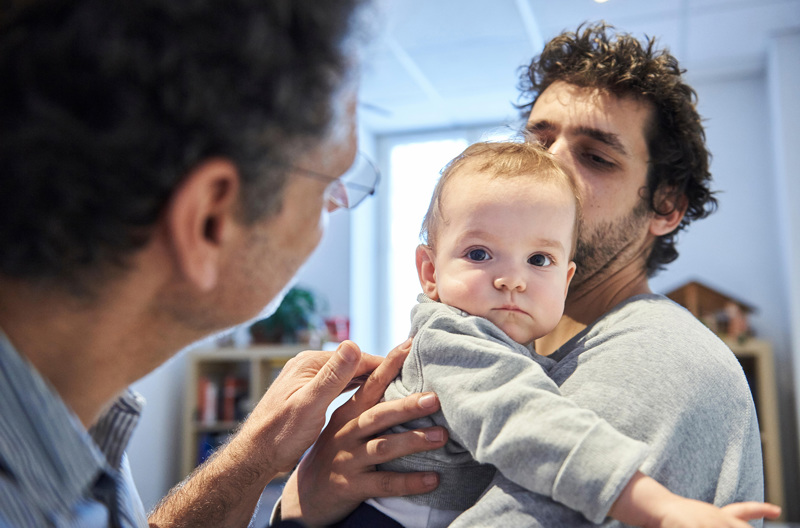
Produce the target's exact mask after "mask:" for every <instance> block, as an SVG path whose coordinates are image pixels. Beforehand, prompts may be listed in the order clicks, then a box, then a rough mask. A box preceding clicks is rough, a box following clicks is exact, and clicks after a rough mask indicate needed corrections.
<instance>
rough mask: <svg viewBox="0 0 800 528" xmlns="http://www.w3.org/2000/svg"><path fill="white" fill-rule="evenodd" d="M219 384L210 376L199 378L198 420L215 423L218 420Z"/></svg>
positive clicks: (210, 423)
mask: <svg viewBox="0 0 800 528" xmlns="http://www.w3.org/2000/svg"><path fill="white" fill-rule="evenodd" d="M218 399H219V384H218V383H217V381H216V380H215V379H213V378H211V377H209V376H200V377H199V378H198V379H197V421H198V422H199V423H200V424H202V425H213V424H215V423H216V422H217V421H218V416H219V413H218Z"/></svg>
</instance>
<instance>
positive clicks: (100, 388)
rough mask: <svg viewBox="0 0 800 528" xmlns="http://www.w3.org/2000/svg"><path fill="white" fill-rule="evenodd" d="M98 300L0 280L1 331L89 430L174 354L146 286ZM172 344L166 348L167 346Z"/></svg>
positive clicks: (126, 288) (112, 291) (115, 291)
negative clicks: (129, 389)
mask: <svg viewBox="0 0 800 528" xmlns="http://www.w3.org/2000/svg"><path fill="white" fill-rule="evenodd" d="M138 288H139V289H138V291H136V289H134V288H133V287H132V285H129V284H128V283H126V282H121V283H120V284H119V287H114V288H110V289H106V290H104V296H103V297H102V298H98V299H91V300H86V299H79V298H76V297H74V296H72V295H70V294H68V293H60V292H54V291H52V290H45V289H42V288H36V287H33V286H29V285H26V284H23V283H19V282H14V281H0V328H1V329H2V330H3V332H4V333H5V334H6V336H7V337H8V339H9V341H10V342H11V344H12V345H13V346H14V347H15V348H16V350H17V352H18V353H19V354H20V355H22V356H23V357H24V358H26V359H27V360H28V361H29V362H30V363H31V364H32V365H33V366H34V367H35V368H36V370H37V371H38V372H39V374H40V375H41V376H42V377H43V378H44V379H46V380H47V381H48V382H49V383H50V384H51V385H52V386H53V388H54V389H55V390H56V392H58V394H59V396H60V397H61V399H62V400H63V401H64V402H65V403H66V404H67V406H69V407H70V408H71V409H72V411H73V412H74V413H75V414H76V415H77V416H78V418H79V419H80V420H81V422H82V423H83V424H84V426H85V427H87V428H88V427H89V426H91V424H92V423H94V421H95V420H96V419H97V417H98V416H99V414H100V413H101V412H102V411H103V409H104V408H105V407H106V406H107V405H108V404H109V403H110V401H111V400H113V398H114V397H116V396H117V395H118V394H119V393H120V392H122V391H123V390H124V389H125V388H126V387H127V386H128V385H130V384H131V383H132V382H133V381H135V380H136V379H138V378H140V377H141V376H143V375H145V374H146V373H147V372H149V371H150V370H152V369H154V368H155V367H156V366H158V364H160V363H161V362H163V361H164V360H165V359H166V358H167V357H168V356H169V353H168V352H167V351H166V350H162V349H164V348H165V342H166V341H167V340H166V339H164V334H163V333H161V332H160V331H159V330H158V329H157V327H156V324H157V322H155V321H153V317H152V316H151V315H150V314H149V313H148V310H147V309H143V307H146V306H147V304H146V299H147V295H148V293H149V292H147V291H146V290H147V285H142V284H139V285H138ZM167 348H168V346H167Z"/></svg>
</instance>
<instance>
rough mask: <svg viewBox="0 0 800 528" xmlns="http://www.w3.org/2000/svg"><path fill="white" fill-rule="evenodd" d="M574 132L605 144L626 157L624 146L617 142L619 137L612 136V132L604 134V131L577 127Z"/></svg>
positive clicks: (626, 152)
mask: <svg viewBox="0 0 800 528" xmlns="http://www.w3.org/2000/svg"><path fill="white" fill-rule="evenodd" d="M576 132H577V133H578V134H580V135H582V136H588V137H590V138H592V139H594V140H597V141H599V142H601V143H605V144H606V145H608V146H609V147H611V148H612V149H614V150H616V151H617V152H619V153H620V154H622V155H623V156H628V151H627V150H626V149H625V146H624V145H623V144H622V142H621V141H620V140H619V136H618V135H617V134H614V133H613V132H606V131H605V130H600V129H597V128H592V127H578V129H577V130H576Z"/></svg>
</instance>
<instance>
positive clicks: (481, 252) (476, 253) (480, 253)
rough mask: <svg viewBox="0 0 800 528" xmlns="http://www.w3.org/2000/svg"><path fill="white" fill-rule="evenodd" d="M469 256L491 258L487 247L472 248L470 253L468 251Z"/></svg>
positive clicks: (480, 258)
mask: <svg viewBox="0 0 800 528" xmlns="http://www.w3.org/2000/svg"><path fill="white" fill-rule="evenodd" d="M467 257H468V258H469V259H470V260H477V261H480V260H489V253H487V252H486V250H485V249H471V250H470V251H469V253H467Z"/></svg>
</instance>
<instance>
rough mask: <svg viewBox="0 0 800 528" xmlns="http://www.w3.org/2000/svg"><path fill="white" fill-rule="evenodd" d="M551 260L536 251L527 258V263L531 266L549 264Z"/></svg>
mask: <svg viewBox="0 0 800 528" xmlns="http://www.w3.org/2000/svg"><path fill="white" fill-rule="evenodd" d="M552 263H553V261H552V260H550V257H548V256H547V255H542V254H541V253H537V254H536V255H533V256H532V257H530V258H529V259H528V264H530V265H532V266H549V265H550V264H552Z"/></svg>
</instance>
